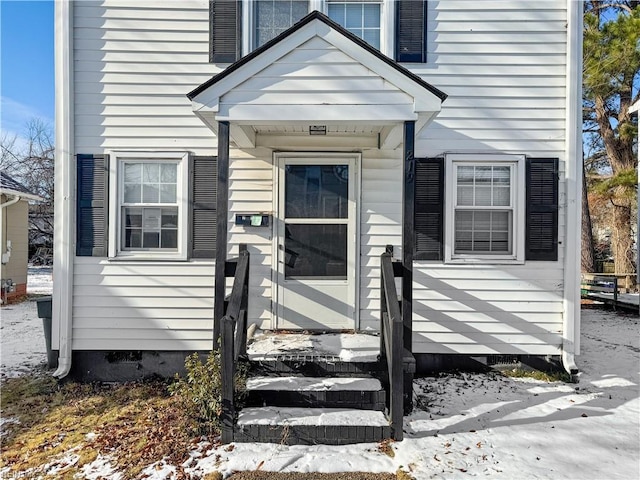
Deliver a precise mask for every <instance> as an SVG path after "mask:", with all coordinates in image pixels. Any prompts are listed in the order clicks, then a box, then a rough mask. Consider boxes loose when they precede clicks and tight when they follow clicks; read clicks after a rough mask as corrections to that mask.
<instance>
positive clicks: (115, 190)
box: [109, 152, 189, 260]
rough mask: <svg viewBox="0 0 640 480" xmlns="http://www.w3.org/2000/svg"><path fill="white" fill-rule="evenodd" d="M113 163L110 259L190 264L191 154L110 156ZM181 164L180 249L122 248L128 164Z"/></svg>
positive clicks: (178, 198) (111, 172) (124, 154)
mask: <svg viewBox="0 0 640 480" xmlns="http://www.w3.org/2000/svg"><path fill="white" fill-rule="evenodd" d="M110 158H111V161H110V162H109V258H110V259H112V260H118V259H121V260H186V259H187V243H188V239H189V219H188V213H189V212H188V191H189V154H188V153H186V152H110ZM131 161H133V162H137V163H141V162H149V163H161V162H163V161H167V162H172V163H177V164H178V171H177V173H178V176H177V183H176V190H177V191H176V197H177V198H176V199H177V206H178V248H177V250H176V251H168V250H161V249H158V250H157V251H154V250H130V249H127V250H124V249H123V248H122V203H123V201H124V197H123V195H124V174H123V172H124V164H125V163H126V162H131Z"/></svg>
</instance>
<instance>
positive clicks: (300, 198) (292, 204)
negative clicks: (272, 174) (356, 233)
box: [285, 165, 349, 218]
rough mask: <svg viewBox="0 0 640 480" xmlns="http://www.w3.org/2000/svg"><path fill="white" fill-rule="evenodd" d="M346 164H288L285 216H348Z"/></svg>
mask: <svg viewBox="0 0 640 480" xmlns="http://www.w3.org/2000/svg"><path fill="white" fill-rule="evenodd" d="M348 206H349V166H348V165H287V166H286V167H285V216H286V217H287V218H347V216H348Z"/></svg>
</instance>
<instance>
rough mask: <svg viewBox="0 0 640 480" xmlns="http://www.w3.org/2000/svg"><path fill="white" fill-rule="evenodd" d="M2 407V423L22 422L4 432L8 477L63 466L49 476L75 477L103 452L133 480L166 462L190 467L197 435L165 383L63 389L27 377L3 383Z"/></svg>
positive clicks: (1, 459) (0, 464)
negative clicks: (5, 421) (8, 421)
mask: <svg viewBox="0 0 640 480" xmlns="http://www.w3.org/2000/svg"><path fill="white" fill-rule="evenodd" d="M1 406H2V417H3V418H11V419H17V420H18V421H19V423H18V422H16V423H13V422H12V423H7V424H5V425H4V427H3V432H2V437H3V438H2V455H1V457H0V467H1V468H3V469H4V468H8V469H9V471H8V472H7V473H8V475H17V474H19V473H23V474H26V475H27V476H29V475H31V476H33V475H36V474H38V475H42V474H44V473H45V472H46V471H47V469H48V468H51V465H57V466H58V467H59V470H58V471H57V473H56V474H55V475H53V476H50V478H54V477H55V478H61V479H66V478H73V477H74V475H76V474H78V473H79V472H81V471H82V467H83V466H84V465H87V464H89V463H91V462H92V461H93V460H95V459H96V458H97V456H98V455H99V454H101V455H103V456H106V457H108V458H110V459H111V464H112V465H113V466H114V467H115V468H117V470H118V471H119V472H121V473H123V476H124V478H134V477H135V476H136V475H138V474H139V473H140V471H141V470H142V469H143V468H145V467H146V466H148V465H149V464H152V463H154V462H157V461H160V460H162V459H163V458H164V459H167V461H168V462H170V463H172V464H174V465H180V464H181V463H183V462H184V461H185V460H186V459H187V458H188V452H189V451H190V450H191V449H192V448H193V444H192V438H193V433H194V432H196V431H197V425H196V424H194V422H193V420H191V419H190V418H188V417H187V416H186V414H185V413H184V412H185V409H184V405H183V404H182V403H181V399H180V398H179V397H171V396H169V395H168V393H167V386H166V384H164V383H161V382H154V383H133V384H120V385H96V384H92V385H87V384H77V383H68V384H66V385H59V384H58V383H56V381H55V380H53V379H51V378H50V377H38V376H25V377H19V378H15V379H9V380H7V381H6V382H5V383H4V384H3V385H2V399H1ZM69 452H73V461H71V460H69V459H68V458H70V457H69ZM45 478H46V477H45Z"/></svg>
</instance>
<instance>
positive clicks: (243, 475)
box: [228, 472, 398, 480]
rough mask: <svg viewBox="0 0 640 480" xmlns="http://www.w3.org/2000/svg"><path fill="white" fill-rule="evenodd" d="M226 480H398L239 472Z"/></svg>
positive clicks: (382, 475)
mask: <svg viewBox="0 0 640 480" xmlns="http://www.w3.org/2000/svg"><path fill="white" fill-rule="evenodd" d="M228 480H398V477H397V476H396V475H395V474H393V473H367V472H341V473H297V472H239V473H236V474H234V475H231V476H230V477H229V479H228Z"/></svg>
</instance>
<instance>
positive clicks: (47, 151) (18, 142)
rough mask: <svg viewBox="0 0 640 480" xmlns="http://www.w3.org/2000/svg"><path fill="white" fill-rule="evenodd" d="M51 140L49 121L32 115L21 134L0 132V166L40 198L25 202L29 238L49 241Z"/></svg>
mask: <svg viewBox="0 0 640 480" xmlns="http://www.w3.org/2000/svg"><path fill="white" fill-rule="evenodd" d="M54 151H55V150H54V143H53V131H52V128H51V126H50V125H48V124H47V123H46V122H44V121H43V120H41V119H38V118H34V119H32V120H30V121H29V122H28V123H27V125H26V135H25V137H18V136H17V135H8V134H3V135H2V138H0V169H1V170H3V171H5V172H7V174H9V175H10V176H11V177H13V178H15V179H16V180H18V181H19V182H20V183H22V184H23V185H24V186H25V187H27V188H28V189H29V190H30V191H31V192H32V193H35V194H36V195H38V196H40V197H42V198H43V201H42V202H39V203H35V204H31V205H30V206H29V224H30V225H29V227H30V240H33V239H34V238H39V239H40V241H41V242H42V243H43V244H47V245H52V244H53V187H54V175H53V172H54Z"/></svg>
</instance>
